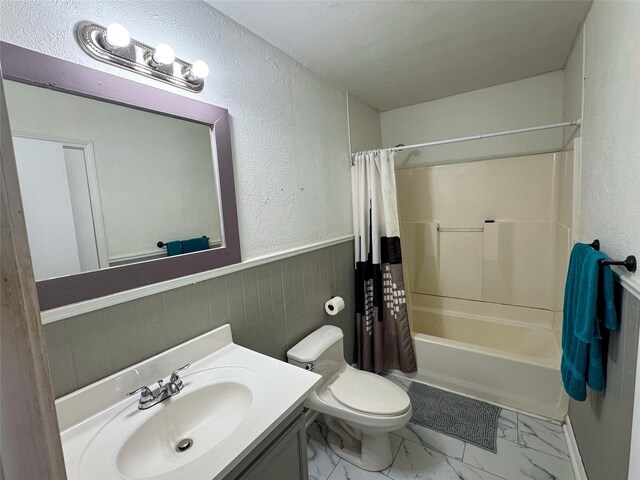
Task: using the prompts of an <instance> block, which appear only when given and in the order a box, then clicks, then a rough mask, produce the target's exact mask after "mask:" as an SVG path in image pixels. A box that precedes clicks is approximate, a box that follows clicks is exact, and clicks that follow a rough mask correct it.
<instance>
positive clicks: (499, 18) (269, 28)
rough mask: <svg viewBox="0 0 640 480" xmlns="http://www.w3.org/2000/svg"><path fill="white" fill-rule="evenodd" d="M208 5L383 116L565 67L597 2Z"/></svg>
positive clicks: (216, 0) (211, 0) (476, 0)
mask: <svg viewBox="0 0 640 480" xmlns="http://www.w3.org/2000/svg"><path fill="white" fill-rule="evenodd" d="M206 1H207V3H209V4H210V5H212V6H213V7H215V8H216V9H218V10H220V11H221V12H222V13H224V14H225V15H227V16H229V17H231V18H232V19H234V20H235V21H236V22H238V23H240V24H241V25H243V26H245V27H247V28H248V29H249V30H251V31H252V32H254V33H256V34H257V35H259V36H260V37H262V38H264V39H265V40H267V41H268V42H269V43H271V44H273V45H275V46H276V47H278V48H279V49H281V50H283V51H284V52H285V53H287V54H289V55H290V56H292V57H293V58H295V59H297V60H298V61H300V62H302V63H303V64H304V65H306V66H307V67H308V68H309V69H311V70H312V71H314V72H316V73H318V74H319V75H321V76H323V77H325V78H327V79H329V80H331V81H333V82H335V83H336V84H338V85H340V86H341V87H342V88H344V89H346V90H348V91H349V92H351V93H352V94H354V95H356V96H357V97H359V98H360V99H361V100H363V101H364V102H366V103H368V104H369V105H371V106H373V107H376V108H377V109H379V110H381V111H385V110H390V109H393V108H398V107H403V106H406V105H413V104H416V103H420V102H425V101H428V100H434V99H436V98H442V97H447V96H449V95H455V94H458V93H463V92H468V91H471V90H476V89H478V88H483V87H488V86H491V85H497V84H500V83H505V82H510V81H513V80H519V79H522V78H527V77H531V76H534V75H538V74H542V73H545V72H550V71H554V70H558V69H561V68H563V67H564V65H565V62H566V60H567V57H568V55H569V53H570V51H571V46H572V43H573V40H574V39H575V37H576V35H577V33H578V29H579V27H580V24H581V23H582V21H583V20H584V18H585V16H586V14H587V12H588V10H589V7H590V6H591V1H590V0H589V1H579V0H574V1H559V0H553V1H538V0H536V1H527V0H522V1H484V0H474V1H219V0H206Z"/></svg>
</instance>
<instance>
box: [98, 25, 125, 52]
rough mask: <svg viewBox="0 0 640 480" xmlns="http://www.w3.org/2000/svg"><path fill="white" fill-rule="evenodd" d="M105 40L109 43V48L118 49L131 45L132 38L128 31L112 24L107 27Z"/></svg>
mask: <svg viewBox="0 0 640 480" xmlns="http://www.w3.org/2000/svg"><path fill="white" fill-rule="evenodd" d="M104 40H105V42H106V43H107V46H109V47H111V48H112V49H116V48H122V47H126V46H127V45H129V42H131V37H130V36H129V32H128V31H127V29H126V28H124V27H123V26H122V25H120V24H119V23H112V24H111V25H109V26H108V27H107V33H106V35H105V36H104Z"/></svg>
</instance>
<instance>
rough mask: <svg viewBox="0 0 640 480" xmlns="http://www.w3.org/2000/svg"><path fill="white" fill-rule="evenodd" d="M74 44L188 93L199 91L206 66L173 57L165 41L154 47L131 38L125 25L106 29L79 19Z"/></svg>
mask: <svg viewBox="0 0 640 480" xmlns="http://www.w3.org/2000/svg"><path fill="white" fill-rule="evenodd" d="M76 35H77V39H78V43H80V46H81V47H82V49H83V50H84V51H85V52H86V53H87V54H89V55H90V56H91V57H93V58H95V59H96V60H100V61H101V62H105V63H109V64H111V65H116V66H118V67H120V68H124V69H126V70H130V71H133V72H136V73H139V74H141V75H144V76H147V77H151V78H155V79H156V80H161V81H163V82H166V83H169V84H171V85H174V86H176V87H180V88H184V89H186V90H189V91H191V92H201V91H202V89H203V88H204V78H205V77H206V76H207V75H208V74H209V67H208V66H207V64H206V63H205V62H203V61H202V60H196V61H195V62H193V64H190V63H188V62H185V61H184V60H181V59H180V58H176V56H175V53H174V52H173V49H172V48H171V47H170V46H169V45H167V44H166V43H161V44H159V45H158V46H156V48H153V47H150V46H149V45H146V44H144V43H142V42H138V41H137V40H134V39H132V38H131V37H130V36H129V32H128V31H127V29H126V28H125V27H123V26H122V25H120V24H117V23H112V24H111V25H109V26H108V27H107V28H104V27H102V26H100V25H97V24H95V23H91V22H81V23H80V24H78V26H77V29H76Z"/></svg>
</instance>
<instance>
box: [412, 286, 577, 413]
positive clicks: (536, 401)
mask: <svg viewBox="0 0 640 480" xmlns="http://www.w3.org/2000/svg"><path fill="white" fill-rule="evenodd" d="M411 304H412V305H411V318H412V324H413V332H414V333H413V338H414V342H415V348H416V357H417V359H418V365H419V369H418V372H417V374H416V375H415V377H414V378H415V379H416V380H419V381H422V382H425V383H429V384H431V385H434V386H437V387H441V388H445V389H448V390H452V391H455V392H459V393H462V394H465V395H469V396H473V397H477V398H480V399H482V400H487V401H489V402H494V403H499V404H501V405H506V406H509V407H512V408H515V409H518V410H523V411H526V412H531V413H534V414H537V415H541V416H544V417H548V418H553V419H555V420H559V421H562V420H563V419H564V417H565V415H566V413H567V405H568V398H567V396H566V395H565V393H564V391H563V389H562V382H561V380H560V371H559V370H560V355H561V352H560V347H559V339H558V337H557V336H558V334H559V332H558V330H557V328H556V326H555V321H554V316H553V312H550V311H545V310H540V309H535V308H524V307H514V306H511V305H497V304H492V303H484V302H474V301H469V300H460V299H452V298H443V297H436V296H430V295H418V294H412V297H411Z"/></svg>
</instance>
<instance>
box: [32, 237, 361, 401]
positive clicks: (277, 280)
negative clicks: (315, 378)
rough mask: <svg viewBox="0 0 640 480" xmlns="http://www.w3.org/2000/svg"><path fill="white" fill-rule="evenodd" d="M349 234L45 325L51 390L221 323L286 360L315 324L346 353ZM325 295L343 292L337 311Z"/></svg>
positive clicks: (349, 353)
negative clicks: (329, 330)
mask: <svg viewBox="0 0 640 480" xmlns="http://www.w3.org/2000/svg"><path fill="white" fill-rule="evenodd" d="M353 262H354V258H353V242H351V241H348V242H344V243H341V244H339V245H335V246H332V247H328V248H324V249H321V250H316V251H313V252H310V253H305V254H302V255H297V256H294V257H290V258H286V259H284V260H280V261H277V262H272V263H269V264H266V265H262V266H259V267H254V268H249V269H247V270H242V271H240V272H236V273H232V274H230V275H226V276H223V277H218V278H213V279H211V280H207V281H205V282H201V283H198V284H195V285H189V286H187V287H182V288H177V289H175V290H170V291H168V292H164V293H159V294H156V295H152V296H149V297H144V298H141V299H138V300H133V301H131V302H127V303H122V304H119V305H114V306H112V307H108V308H105V309H102V310H98V311H95V312H90V313H87V314H84V315H78V316H76V317H72V318H67V319H65V320H60V321H58V322H54V323H50V324H47V325H44V333H45V342H46V347H47V353H48V355H49V364H50V367H51V377H52V380H53V386H54V391H55V394H56V397H60V396H62V395H66V394H67V393H70V392H72V391H74V390H76V389H78V388H81V387H83V386H85V385H88V384H90V383H93V382H95V381H97V380H99V379H101V378H104V377H106V376H108V375H111V374H113V373H115V372H117V371H119V370H122V369H124V368H126V367H128V366H130V365H133V364H135V363H138V362H140V361H142V360H144V359H146V358H148V357H150V356H152V355H155V354H157V353H159V352H162V351H164V350H166V349H168V348H171V347H173V346H175V345H178V344H180V343H182V342H185V341H187V340H189V339H190V338H193V337H195V336H197V335H200V334H202V333H204V332H206V331H208V330H211V329H213V328H216V327H219V326H220V325H223V324H225V323H230V324H231V331H232V333H233V339H234V342H235V343H237V344H239V345H242V346H244V347H247V348H250V349H252V350H256V351H258V352H261V353H264V354H266V355H270V356H272V357H275V358H279V359H281V360H285V358H286V351H287V350H288V349H289V348H290V347H292V346H293V345H295V344H296V343H297V342H298V341H300V340H301V339H302V338H304V337H305V336H306V335H308V334H309V333H311V332H312V331H314V330H315V329H317V328H319V327H320V326H322V325H325V324H330V325H337V326H339V327H341V328H342V330H343V331H344V333H345V339H344V342H345V356H346V358H347V360H348V361H349V362H352V361H353V353H354V352H353V345H354V332H355V323H354V309H355V304H354V270H353V269H354V263H353ZM332 295H340V296H341V297H343V298H344V299H345V303H346V308H345V309H344V310H343V311H342V312H341V313H339V314H338V315H336V316H329V315H327V314H326V313H325V312H324V302H325V301H326V300H327V299H329V297H331V296H332Z"/></svg>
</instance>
